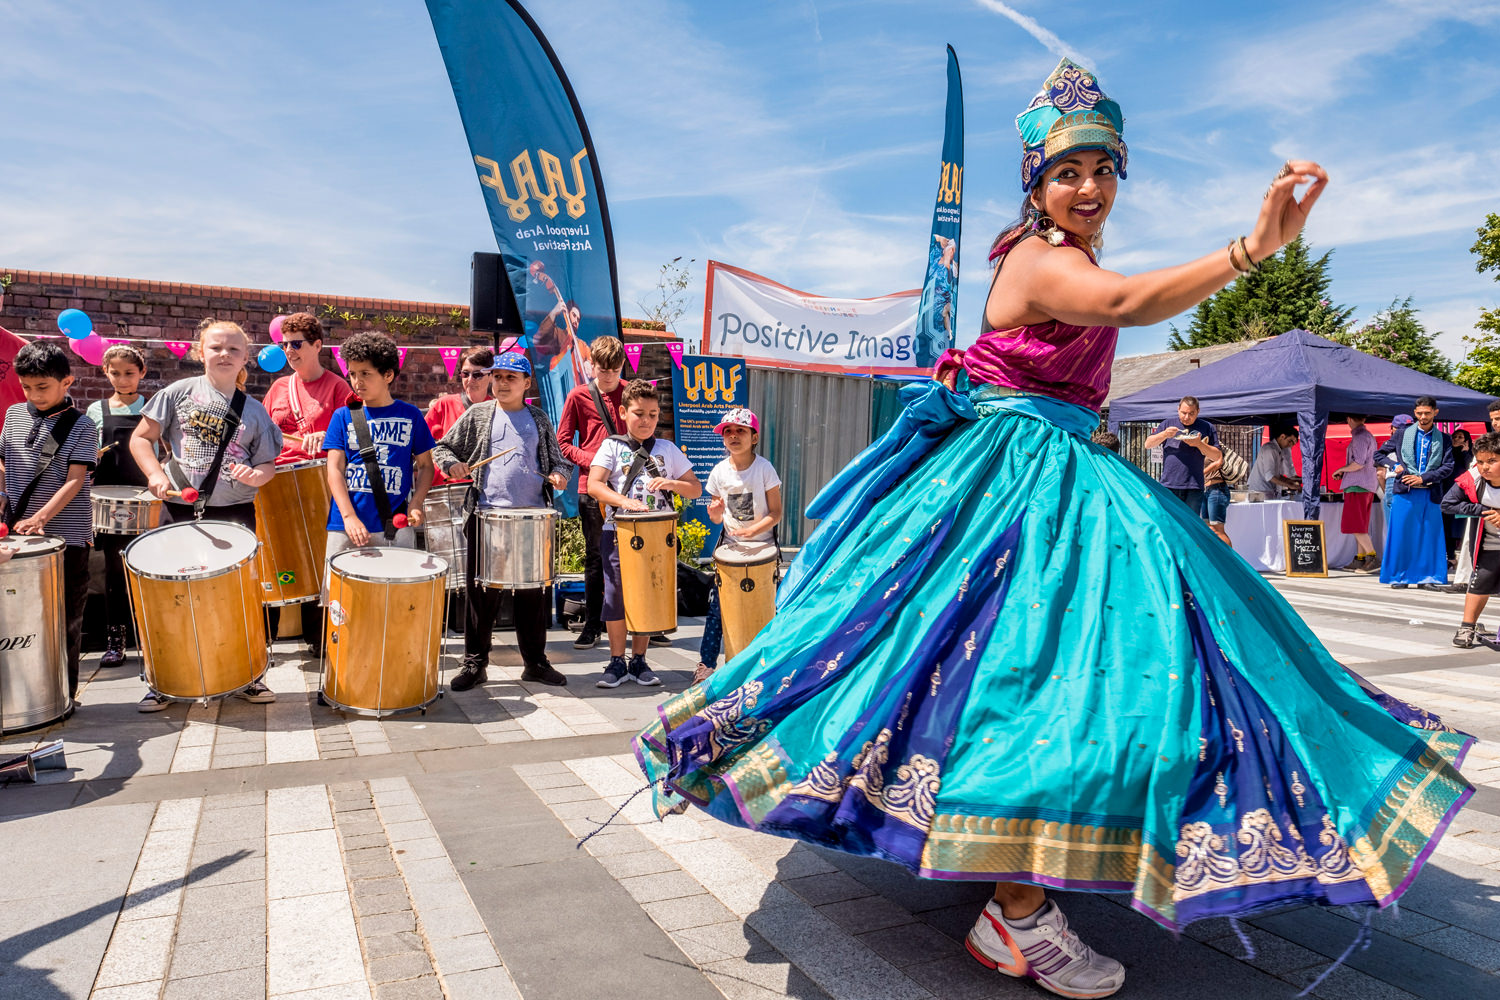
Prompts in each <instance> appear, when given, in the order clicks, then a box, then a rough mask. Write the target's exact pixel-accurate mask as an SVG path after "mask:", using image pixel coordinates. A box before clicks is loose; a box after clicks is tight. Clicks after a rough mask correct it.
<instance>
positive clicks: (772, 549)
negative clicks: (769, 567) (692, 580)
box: [714, 539, 781, 566]
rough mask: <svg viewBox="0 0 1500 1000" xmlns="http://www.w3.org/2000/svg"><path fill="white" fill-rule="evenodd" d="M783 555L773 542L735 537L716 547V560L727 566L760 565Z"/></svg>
mask: <svg viewBox="0 0 1500 1000" xmlns="http://www.w3.org/2000/svg"><path fill="white" fill-rule="evenodd" d="M780 557H781V551H780V550H779V549H777V547H776V546H775V545H774V544H773V543H771V542H742V541H740V540H738V539H735V540H734V541H731V542H725V543H724V544H722V545H720V546H719V547H718V548H716V549H714V562H721V563H723V564H724V565H726V566H758V565H760V564H761V563H767V562H772V561H774V560H776V559H779V558H780Z"/></svg>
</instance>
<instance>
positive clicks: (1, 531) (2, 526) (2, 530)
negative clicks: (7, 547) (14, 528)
mask: <svg viewBox="0 0 1500 1000" xmlns="http://www.w3.org/2000/svg"><path fill="white" fill-rule="evenodd" d="M8 534H10V525H8V524H6V523H5V522H4V521H0V538H4V537H5V536H6V535H8Z"/></svg>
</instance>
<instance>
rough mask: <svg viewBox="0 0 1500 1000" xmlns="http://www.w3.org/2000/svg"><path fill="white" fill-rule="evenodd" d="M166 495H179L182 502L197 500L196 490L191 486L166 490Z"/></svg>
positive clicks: (195, 501)
mask: <svg viewBox="0 0 1500 1000" xmlns="http://www.w3.org/2000/svg"><path fill="white" fill-rule="evenodd" d="M167 496H169V497H181V498H182V502H183V503H197V502H198V491H197V490H195V489H193V488H192V487H191V486H187V487H184V488H183V489H180V490H167Z"/></svg>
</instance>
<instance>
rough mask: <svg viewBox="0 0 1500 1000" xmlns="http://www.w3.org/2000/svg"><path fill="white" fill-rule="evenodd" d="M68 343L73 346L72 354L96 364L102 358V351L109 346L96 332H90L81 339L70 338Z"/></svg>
mask: <svg viewBox="0 0 1500 1000" xmlns="http://www.w3.org/2000/svg"><path fill="white" fill-rule="evenodd" d="M68 345H69V346H70V347H72V348H73V353H74V354H76V355H78V356H79V357H80V358H82V359H83V360H85V361H87V362H88V363H89V364H91V365H97V364H99V363H101V362H102V361H103V360H104V352H105V350H106V349H107V348H108V346H109V345H108V344H106V343H105V342H104V338H102V337H100V336H99V335H98V334H97V333H91V334H89V335H88V336H87V337H84V338H83V339H82V340H70V341H68Z"/></svg>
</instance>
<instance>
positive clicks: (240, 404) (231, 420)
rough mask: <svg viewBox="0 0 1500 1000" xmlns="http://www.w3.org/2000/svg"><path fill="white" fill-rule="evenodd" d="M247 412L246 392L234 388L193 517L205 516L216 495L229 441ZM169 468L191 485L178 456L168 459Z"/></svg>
mask: <svg viewBox="0 0 1500 1000" xmlns="http://www.w3.org/2000/svg"><path fill="white" fill-rule="evenodd" d="M244 412H245V394H244V392H242V391H241V390H239V389H236V390H234V395H233V396H232V397H230V400H229V412H227V413H225V414H224V433H223V434H222V435H221V436H220V438H219V446H218V448H216V449H215V450H214V460H213V461H212V462H210V463H208V472H206V473H204V476H203V487H202V489H200V490H199V491H198V499H196V500H194V501H193V517H194V518H200V517H202V516H203V511H204V509H205V508H206V507H207V506H208V501H209V499H210V498H211V497H212V496H213V495H214V487H215V486H218V485H219V470H220V469H221V468H223V466H224V455H225V454H226V453H227V452H228V451H229V442H231V441H233V440H234V435H235V432H237V431H238V430H239V429H240V414H242V413H244ZM167 470H168V472H169V473H171V476H172V478H173V479H177V480H179V481H181V482H182V483H183V484H184V485H191V484H192V480H190V479H188V477H187V473H186V472H185V471H184V470H183V468H182V466H181V465H179V464H178V462H177V456H175V455H174V456H172V457H171V458H170V459H168V460H167Z"/></svg>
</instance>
